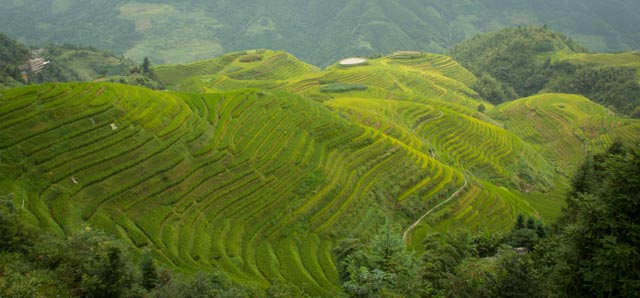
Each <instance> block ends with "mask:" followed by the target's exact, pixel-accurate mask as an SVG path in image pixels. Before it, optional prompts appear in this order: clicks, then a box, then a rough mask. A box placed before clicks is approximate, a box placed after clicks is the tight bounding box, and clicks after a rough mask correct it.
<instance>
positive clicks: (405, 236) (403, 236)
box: [402, 178, 467, 242]
mask: <svg viewBox="0 0 640 298" xmlns="http://www.w3.org/2000/svg"><path fill="white" fill-rule="evenodd" d="M465 187H467V179H466V178H465V179H464V184H463V185H462V186H461V187H460V188H458V190H456V192H454V193H453V194H452V195H451V196H449V197H448V198H447V199H446V200H444V201H442V202H441V203H440V204H438V205H436V206H435V207H433V208H431V209H429V211H427V212H426V213H425V214H424V215H422V216H421V217H420V218H419V219H418V220H417V221H416V222H415V223H413V224H412V225H411V226H410V227H409V228H408V229H407V230H406V231H404V235H402V241H404V242H407V235H409V233H410V232H411V230H413V229H415V228H416V227H417V226H418V225H419V224H420V223H421V222H422V220H424V219H425V218H426V217H427V216H429V214H431V212H433V211H435V210H436V209H438V208H440V206H442V205H444V204H446V203H449V201H451V200H453V198H455V197H456V196H458V195H459V194H460V192H461V191H462V190H463V189H465Z"/></svg>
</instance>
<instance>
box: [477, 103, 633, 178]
mask: <svg viewBox="0 0 640 298" xmlns="http://www.w3.org/2000/svg"><path fill="white" fill-rule="evenodd" d="M489 114H490V115H491V116H493V117H494V118H496V119H498V120H501V121H503V122H504V123H505V125H506V127H507V128H508V130H509V131H512V132H513V133H515V134H516V135H518V136H519V137H521V138H522V139H523V140H524V141H526V142H527V143H529V144H531V145H533V146H535V147H536V148H537V149H538V150H539V151H541V152H545V155H547V156H549V157H550V159H551V160H552V162H553V163H554V164H556V165H557V167H558V171H561V172H563V173H565V174H567V175H570V174H573V172H574V171H575V168H576V166H577V165H578V164H579V162H580V161H581V160H582V159H583V158H584V157H585V155H586V154H588V153H595V152H602V151H603V150H604V149H605V148H607V147H608V146H609V145H610V144H611V143H612V141H613V140H616V139H620V140H623V141H627V142H635V141H637V140H638V136H640V123H639V122H638V121H637V120H632V119H627V118H621V117H617V116H616V115H615V114H613V113H612V112H611V111H609V110H607V109H606V108H604V107H602V106H600V105H598V104H596V103H594V102H592V101H590V100H588V99H587V98H585V97H583V96H579V95H568V94H553V93H551V94H542V95H536V96H532V97H528V98H523V99H519V100H516V101H513V102H509V103H505V104H502V105H500V106H498V107H496V109H494V110H492V111H491V112H490V113H489Z"/></svg>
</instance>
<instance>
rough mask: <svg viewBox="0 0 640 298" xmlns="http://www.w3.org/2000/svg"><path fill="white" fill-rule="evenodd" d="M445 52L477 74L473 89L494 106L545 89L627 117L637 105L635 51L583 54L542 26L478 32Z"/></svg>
mask: <svg viewBox="0 0 640 298" xmlns="http://www.w3.org/2000/svg"><path fill="white" fill-rule="evenodd" d="M450 54H451V55H452V56H453V57H454V58H455V59H456V60H457V61H459V62H460V63H462V65H464V66H465V67H467V68H469V69H470V70H471V71H473V72H474V73H475V74H476V76H478V78H479V79H478V81H477V82H476V84H475V85H474V89H475V90H476V91H478V93H479V94H480V95H481V96H482V98H484V99H486V100H489V101H491V102H493V103H495V104H499V103H501V102H505V101H510V100H514V99H516V98H521V97H527V96H531V95H534V94H537V93H540V92H541V91H542V92H545V91H546V92H561V93H572V94H581V95H584V96H586V97H588V98H590V99H592V100H594V101H595V102H598V103H600V104H602V105H604V106H607V107H611V108H612V109H616V110H617V111H619V112H622V113H625V114H628V115H631V114H633V113H635V111H636V110H637V109H638V108H639V107H640V95H639V94H640V81H639V80H638V76H639V74H640V68H639V65H640V62H639V61H640V59H638V58H637V55H636V54H633V53H623V54H617V55H614V54H587V53H586V49H585V48H583V47H582V46H580V45H578V44H577V43H575V42H574V41H573V40H571V39H569V38H568V37H566V36H563V35H560V34H558V33H555V32H553V31H551V30H549V29H547V28H543V27H524V28H511V29H504V30H501V31H498V32H493V33H487V34H484V35H479V36H476V37H474V38H472V39H469V40H467V41H464V42H462V43H460V44H458V45H456V46H455V47H453V48H452V49H451V50H450Z"/></svg>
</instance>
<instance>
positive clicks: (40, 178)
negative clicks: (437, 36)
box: [0, 83, 465, 295]
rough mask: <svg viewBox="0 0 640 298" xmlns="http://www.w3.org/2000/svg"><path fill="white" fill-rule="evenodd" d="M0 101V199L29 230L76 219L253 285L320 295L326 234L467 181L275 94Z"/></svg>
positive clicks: (109, 90)
mask: <svg viewBox="0 0 640 298" xmlns="http://www.w3.org/2000/svg"><path fill="white" fill-rule="evenodd" d="M1 98H2V101H1V102H0V103H1V105H0V118H1V120H2V121H1V123H2V125H1V126H0V136H1V137H0V140H1V141H0V142H1V143H0V156H1V157H2V163H1V164H0V171H2V175H1V177H2V180H1V186H2V187H1V188H0V189H2V192H3V193H2V194H0V195H3V196H11V197H13V198H14V200H15V201H16V203H17V204H18V205H20V204H22V201H23V200H24V206H25V209H24V210H25V214H26V216H27V217H28V218H29V219H30V221H32V222H33V223H34V224H37V225H40V226H42V227H44V228H46V229H49V230H52V231H57V232H58V233H61V234H62V233H64V232H65V231H68V230H73V229H78V228H79V227H81V226H82V224H83V223H84V222H88V223H89V224H91V225H93V226H97V227H100V228H102V229H105V230H107V231H108V232H111V233H113V234H116V235H119V236H120V237H122V238H123V239H126V240H127V241H128V242H130V243H131V244H133V245H135V246H136V247H139V248H142V247H149V248H151V249H152V250H153V251H154V254H155V256H156V257H157V258H158V259H159V260H161V261H163V262H165V263H167V264H170V265H172V266H175V267H179V268H182V269H185V270H202V269H206V268H209V267H212V266H215V267H219V268H223V269H224V270H226V271H227V272H229V273H230V274H232V275H233V276H234V277H235V278H237V279H239V280H245V281H252V282H254V283H257V284H259V285H261V286H264V287H266V286H268V284H269V283H270V282H272V281H277V280H284V281H289V282H292V283H294V284H296V285H301V286H302V287H303V288H304V289H305V290H306V291H307V292H309V293H313V294H316V295H329V293H331V292H332V291H334V290H337V289H338V288H337V277H336V274H337V273H336V269H335V268H336V267H335V264H334V261H333V259H332V256H331V248H332V246H333V244H334V243H335V241H336V239H340V238H343V237H345V236H347V235H354V236H357V235H361V234H363V233H366V232H367V231H368V230H369V229H371V228H372V227H374V226H375V223H376V222H378V221H381V220H383V218H384V217H385V216H391V217H393V218H396V219H398V221H399V222H409V221H411V220H412V219H413V218H415V215H414V214H413V213H419V212H420V210H425V209H426V208H427V207H428V206H429V205H432V204H435V202H437V201H438V200H441V199H442V198H444V197H446V196H447V195H449V194H450V193H451V192H452V191H453V190H455V189H457V188H460V187H461V186H462V185H463V184H465V182H464V181H465V178H464V176H463V174H462V173H461V172H460V171H457V170H455V169H454V168H452V167H449V166H446V165H444V164H442V163H441V162H439V161H438V160H436V159H434V158H432V157H430V156H428V155H426V154H422V153H420V152H417V151H415V150H413V149H412V148H409V147H407V146H405V145H403V144H402V143H399V142H397V141H396V140H395V139H392V138H390V137H388V136H386V135H384V134H382V133H380V132H378V131H376V130H373V129H367V128H363V127H361V126H358V125H355V124H351V123H349V122H347V121H345V120H343V119H341V118H340V117H339V116H338V115H336V114H334V113H331V112H330V111H329V110H327V109H326V108H324V107H323V106H322V105H321V104H320V103H317V102H314V101H308V100H305V99H303V98H300V97H297V96H295V95H290V94H286V93H280V92H267V91H255V90H244V91H242V90H241V91H234V92H229V93H219V94H206V95H196V94H182V93H166V92H153V91H150V90H147V89H142V88H137V87H129V86H123V85H110V84H96V83H94V84H59V85H41V86H33V87H27V88H20V89H12V90H10V91H6V92H3V93H2V97H1ZM400 197H402V198H403V199H402V200H397V199H396V198H400ZM416 205H420V207H418V208H416ZM408 206H411V208H409V207H408ZM404 209H407V210H410V211H404ZM385 210H386V211H385ZM385 213H386V214H385Z"/></svg>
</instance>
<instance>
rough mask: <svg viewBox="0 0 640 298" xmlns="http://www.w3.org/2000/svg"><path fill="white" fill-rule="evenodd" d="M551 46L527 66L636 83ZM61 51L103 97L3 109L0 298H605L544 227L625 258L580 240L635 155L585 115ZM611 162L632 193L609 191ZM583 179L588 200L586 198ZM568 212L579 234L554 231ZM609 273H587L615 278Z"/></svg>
mask: <svg viewBox="0 0 640 298" xmlns="http://www.w3.org/2000/svg"><path fill="white" fill-rule="evenodd" d="M60 5H61V6H60V7H62V8H64V5H62V4H60ZM134 7H136V8H135V9H133V8H130V7H126V10H127V11H128V13H130V14H139V15H145V14H149V15H153V16H156V15H157V14H165V13H167V14H170V13H172V12H173V10H172V9H171V8H170V7H169V6H163V5H156V4H148V5H147V4H139V5H138V6H134ZM62 8H61V9H62ZM129 10H130V11H129ZM269 26H271V23H270V21H269V20H265V21H264V22H260V28H253V29H252V30H256V31H260V30H267V29H266V28H268V27H269ZM516 30H520V31H519V32H529V33H531V34H534V35H533V37H535V38H538V37H540V38H541V39H542V40H544V38H546V37H548V36H549V35H548V32H547V31H546V30H545V29H530V28H527V29H516ZM552 37H553V38H551V39H550V40H552V41H558V40H561V41H562V42H560V43H557V44H556V43H553V47H554V50H549V52H548V53H547V54H548V55H547V56H545V57H542V56H539V55H538V56H536V57H534V59H537V60H536V61H542V62H541V63H543V64H549V65H551V63H554V64H553V67H555V68H556V69H561V67H564V68H562V69H564V71H566V73H567V74H568V75H567V78H566V79H567V80H572V81H571V82H574V81H573V80H574V79H575V78H577V77H580V78H586V79H585V80H588V82H591V83H593V86H594V87H596V89H593V90H589V91H590V92H593V94H604V93H606V92H605V91H603V90H605V89H606V90H620V91H621V92H626V91H627V87H624V86H626V85H625V84H626V82H627V81H628V77H629V76H633V73H625V76H624V78H625V79H624V80H622V81H620V80H618V78H620V77H615V78H613V77H611V76H613V74H612V73H611V72H609V69H607V68H606V66H603V65H600V66H597V67H596V66H594V65H591V66H586V67H588V68H584V69H583V68H582V67H583V66H582V65H583V64H581V63H577V62H576V63H575V64H574V63H573V62H571V63H570V62H566V61H564V60H562V59H559V57H561V55H559V54H558V53H559V51H561V50H559V49H565V50H566V49H567V47H569V45H571V43H570V41H569V40H567V39H562V37H560V36H559V35H552ZM540 38H538V39H540ZM523 40H526V39H523ZM556 46H557V47H556ZM52 49H53V48H52ZM59 49H61V50H60V52H55V50H53V51H52V50H51V49H50V50H49V51H47V52H46V54H47V55H51V56H50V57H67V58H68V62H69V65H74V66H73V67H72V68H69V71H64V72H61V73H63V74H71V73H72V72H71V70H73V71H75V72H74V73H75V74H76V75H78V76H81V75H86V77H92V76H95V75H98V76H103V78H102V79H100V81H99V82H91V83H55V84H39V85H30V86H24V87H21V88H14V89H7V90H3V91H0V202H2V204H0V224H2V225H0V229H2V237H0V251H1V252H0V273H2V274H0V291H1V292H0V295H2V296H4V295H9V296H12V295H13V296H16V295H17V296H19V295H22V296H38V295H40V296H55V295H60V296H99V295H107V296H114V297H141V296H145V295H146V296H148V297H198V296H203V295H204V296H232V297H233V296H256V297H262V296H269V297H271V296H273V297H294V296H295V297H304V296H312V297H314V296H319V297H335V296H342V295H345V294H346V295H350V296H385V297H386V296H405V297H412V296H447V295H456V296H474V297H505V296H509V297H511V296H514V295H516V294H523V295H527V296H533V297H536V296H548V295H551V293H564V292H563V291H566V290H568V289H572V290H571V291H573V293H580V294H581V295H583V296H589V295H588V294H589V293H591V292H589V291H592V290H594V289H596V288H598V287H600V285H601V284H598V283H597V282H596V281H595V280H594V279H593V278H592V277H591V275H589V274H591V273H589V274H587V273H585V272H587V271H585V270H587V269H584V268H582V267H580V268H578V267H571V266H567V265H566V264H564V263H562V262H563V261H564V260H574V261H575V258H576V256H568V257H567V256H565V255H563V254H566V253H568V252H570V251H571V250H570V249H567V247H571V246H572V245H574V243H579V244H578V245H583V247H584V249H585V251H584V255H590V256H591V255H594V256H595V255H597V254H598V253H600V252H601V250H602V248H601V247H600V246H597V245H595V246H589V245H588V244H589V243H585V241H584V239H582V238H579V237H577V238H576V237H574V236H572V235H570V234H567V235H565V234H564V233H571V232H570V231H568V230H567V231H563V230H562V228H564V227H554V226H553V225H551V227H549V224H551V223H552V222H553V221H554V220H555V219H557V218H560V220H561V223H562V222H564V223H570V225H572V226H574V227H576V228H577V229H579V230H580V231H581V233H582V232H584V231H586V232H585V233H587V234H588V233H593V234H594V235H595V234H597V235H598V237H601V236H602V237H604V238H606V241H605V240H603V241H605V242H606V243H605V242H602V243H603V245H605V244H606V247H611V246H612V245H614V244H616V245H617V244H619V243H624V244H623V245H621V246H619V247H618V246H616V253H617V254H619V256H627V255H628V254H634V253H635V252H634V251H633V250H632V249H628V247H629V246H632V245H634V244H633V241H635V240H634V239H635V238H633V237H631V238H629V239H626V238H623V235H621V232H620V230H614V231H610V230H606V229H604V230H594V231H593V232H591V230H588V228H590V227H588V225H589V224H587V223H585V222H581V220H583V219H584V218H586V217H587V216H588V215H590V214H595V213H594V212H595V211H598V210H600V209H598V208H595V209H589V208H592V205H590V204H591V203H592V202H596V203H597V204H601V203H603V204H604V203H607V202H608V201H609V200H608V199H606V198H607V196H608V195H609V194H615V195H616V196H617V197H621V198H623V199H622V201H624V200H626V198H627V197H628V196H627V195H626V193H627V192H629V193H633V191H636V193H637V190H636V189H635V188H633V187H631V188H629V189H627V188H626V187H627V186H626V185H637V183H636V182H637V181H635V180H634V179H635V178H633V177H634V175H635V172H633V170H632V167H633V165H635V164H636V163H637V162H636V161H635V160H634V158H635V157H634V156H635V155H634V154H635V153H634V152H635V151H634V150H635V149H631V148H632V147H627V146H629V145H622V144H634V143H635V142H637V140H638V136H640V122H639V121H638V120H636V119H631V118H626V117H621V116H618V115H616V114H615V113H613V112H612V111H611V110H610V109H607V108H605V107H603V106H601V105H599V104H597V103H594V102H592V101H590V100H589V99H587V98H585V97H583V96H579V95H569V94H562V93H547V94H536V95H533V96H530V97H526V98H521V99H517V100H513V101H509V102H506V103H502V104H500V105H497V106H494V105H493V104H491V103H490V102H487V101H483V100H482V96H483V92H484V91H483V90H482V89H479V88H478V86H484V87H486V88H489V89H491V88H493V87H495V86H498V87H499V88H498V89H492V90H494V91H495V90H502V91H504V92H505V93H504V94H507V93H509V92H516V90H520V89H519V87H518V88H511V87H510V89H509V88H507V87H505V86H508V85H507V83H506V82H501V81H499V80H498V79H496V78H495V77H493V76H492V75H491V74H489V73H487V72H485V73H483V74H481V75H480V76H479V77H476V76H475V75H474V74H473V73H472V72H470V71H469V70H467V69H466V68H464V67H463V66H461V65H460V64H458V63H457V62H456V61H455V60H453V59H452V58H451V57H449V56H446V55H439V54H429V53H420V52H397V53H394V54H391V55H389V56H383V55H380V56H376V57H371V58H370V59H369V60H368V62H367V64H366V65H361V66H358V67H340V65H339V64H334V65H332V66H330V67H328V68H326V69H324V70H320V69H318V68H317V67H314V66H311V65H309V64H306V63H304V62H302V61H300V60H298V59H297V58H295V57H294V56H293V55H291V54H289V53H286V52H282V51H271V50H262V49H260V50H249V51H242V52H232V53H227V54H225V55H223V56H221V57H218V58H215V59H211V60H205V61H201V62H196V63H191V64H186V65H179V64H175V65H160V66H155V67H154V66H153V65H152V59H150V58H146V57H145V58H143V59H141V63H140V64H137V63H131V62H130V61H128V60H123V59H121V58H117V57H114V56H112V55H108V54H102V56H101V53H100V52H97V51H94V50H92V49H89V48H82V47H70V46H66V47H61V48H59ZM554 55H555V56H554ZM571 55H574V54H571ZM575 55H578V54H575ZM552 56H553V57H552ZM569 56H570V55H565V56H562V57H569ZM576 57H577V56H576ZM111 58H114V59H115V60H113V59H111ZM547 58H548V59H547ZM56 59H62V58H56ZM527 59H529V58H527ZM552 59H559V60H552ZM625 59H626V58H625ZM565 60H566V59H565ZM601 60H602V61H603V62H601V64H602V63H605V62H604V61H605V60H607V59H604V58H602V59H601ZM57 61H60V60H57ZM108 61H112V62H114V63H116V62H119V63H124V64H123V65H127V67H122V69H117V68H113V71H114V73H113V74H116V75H115V76H107V74H104V75H100V74H99V73H100V72H105V69H106V71H108V70H109V69H111V68H109V67H110V65H111V66H114V65H119V64H109V63H107V62H108ZM545 61H548V62H545ZM551 61H554V62H551ZM92 62H95V63H92ZM102 62H105V63H102ZM536 63H537V62H536ZM536 65H537V64H535V63H534V64H533V66H532V67H537V66H536ZM64 67H71V66H65V65H62V66H60V68H51V70H55V69H64ZM550 67H551V66H550ZM505 71H506V70H505ZM122 72H124V73H122ZM571 72H573V73H575V74H578V73H588V75H580V76H578V75H575V76H574V75H573V74H571ZM524 73H525V72H524V71H523V72H522V73H520V72H518V73H515V75H524ZM558 73H559V72H558ZM117 74H120V75H117ZM607 76H609V77H607ZM107 80H108V81H115V82H123V83H138V84H141V85H146V86H147V87H152V88H156V89H160V88H163V89H164V88H167V89H169V90H164V91H154V90H151V89H148V88H142V87H136V86H130V85H122V84H114V83H107V82H104V81H107ZM554 82H556V81H555V79H554ZM591 83H590V84H591ZM571 84H573V83H571ZM619 85H621V86H622V87H621V86H619ZM551 86H552V85H551V84H547V85H546V86H545V88H548V89H550V88H551ZM580 86H581V85H579V84H577V83H576V84H573V85H572V87H573V88H577V89H579V90H582V89H580ZM611 86H614V87H615V88H613V87H611ZM472 87H475V88H476V89H478V92H477V91H475V90H474V89H472ZM500 88H502V89H500ZM616 88H618V89H616ZM505 90H507V91H509V90H510V91H509V92H507V91H505ZM616 96H618V95H616ZM616 140H619V141H620V142H616ZM636 151H637V150H636ZM602 154H606V155H602ZM594 155H595V157H593V158H591V159H590V157H591V156H594ZM609 155H616V156H618V157H616V158H618V159H620V160H618V161H617V162H618V163H615V164H614V163H613V161H606V162H604V161H603V160H608V157H607V156H609ZM585 159H586V160H589V161H590V163H588V166H582V167H579V166H578V165H579V164H580V163H581V162H582V161H583V160H585ZM616 160H617V159H616ZM622 160H623V161H622ZM601 162H604V164H603V163H601ZM623 162H626V163H628V164H630V165H631V166H630V167H629V168H624V173H626V175H627V176H628V177H631V178H630V180H625V181H626V182H625V183H624V184H615V183H613V182H612V181H614V180H615V181H617V180H616V179H618V178H614V177H618V176H615V174H614V172H615V171H614V170H613V169H614V168H618V165H619V163H623ZM605 164H606V165H605ZM621 169H622V168H621ZM576 171H578V173H579V174H578V176H577V177H578V178H575V179H574V180H573V183H572V180H571V179H570V177H572V176H573V174H574V173H575V172H576ZM604 173H608V174H604ZM590 175H600V176H597V177H596V178H585V177H590ZM607 175H609V176H607ZM611 175H614V176H611ZM591 179H595V180H598V181H604V182H602V183H604V184H602V185H600V184H598V183H595V184H594V185H596V186H594V187H596V188H593V189H591V188H585V187H584V185H591V184H592V182H591V181H592V180H591ZM595 180H593V181H595ZM580 181H582V182H580ZM585 181H586V182H585ZM601 188H602V189H607V190H608V191H607V192H602V193H600V192H596V191H595V190H596V189H601ZM586 192H589V194H588V195H579V194H578V193H586ZM623 193H625V194H623ZM567 195H569V197H570V198H572V199H570V201H569V204H568V205H567V206H566V208H567V209H566V210H570V209H576V208H578V209H579V208H586V209H585V211H584V212H583V211H575V212H574V211H571V212H574V213H571V214H580V216H573V215H571V216H569V215H567V214H569V213H567V212H569V211H564V212H561V210H562V208H563V207H565V200H564V198H565V197H566V196H567ZM583 198H586V199H585V200H584V201H585V202H586V203H584V204H583V203H582V202H583ZM594 198H599V199H594ZM631 198H632V199H629V200H630V202H632V201H633V197H632V196H631ZM592 199H593V200H592ZM630 204H631V203H630ZM583 205H584V206H583ZM576 206H578V207H576ZM626 207H627V208H628V209H630V210H633V206H631V205H629V206H626ZM616 208H617V207H616ZM594 210H595V211H594ZM603 210H607V209H606V208H605V209H603ZM612 210H613V209H612ZM616 210H617V209H616ZM605 213H606V212H605ZM605 213H603V215H602V216H605V215H607V214H608V213H606V214H605ZM629 218H633V217H631V215H629ZM627 221H629V219H626V218H623V223H621V224H620V225H624V222H627ZM596 227H597V226H596ZM596 227H594V229H595V228H596ZM98 231H102V232H98ZM611 235H613V236H611ZM611 237H616V238H615V239H616V240H615V241H613V240H611V239H613V238H611ZM618 239H621V240H620V241H622V242H618ZM623 240H624V241H627V242H624V241H623ZM575 241H577V242H575ZM580 241H582V242H580ZM628 243H631V244H628ZM72 246H73V247H75V246H77V247H79V248H80V249H79V250H78V251H77V252H76V253H75V254H73V255H72V254H71V252H72V251H73V250H72V249H70V248H69V247H72ZM513 247H516V248H518V249H517V252H515V251H514V250H513ZM556 247H557V248H558V249H560V250H556ZM572 258H574V259H572ZM578 258H579V257H578ZM616 262H617V263H611V264H606V263H605V262H602V261H599V263H598V264H596V265H597V266H600V265H602V266H604V267H606V266H609V265H611V266H618V265H619V266H630V265H628V263H626V262H625V261H624V260H623V258H622V257H620V258H617V261H616ZM575 264H580V265H576V266H583V265H584V264H586V263H584V262H582V259H581V260H579V261H575ZM603 264H604V265H603ZM620 264H622V265H620ZM633 264H635V263H633ZM584 266H587V265H584ZM597 266H596V267H597ZM611 266H610V267H611ZM587 267H588V266H587ZM604 267H602V268H604ZM70 268H77V270H76V271H73V272H70V271H69V270H71V269H70ZM602 268H600V267H598V268H597V270H599V271H597V272H598V273H597V274H601V273H602V272H604V270H605V269H602ZM607 268H609V267H607ZM629 268H631V267H629ZM634 268H635V267H634ZM171 272H173V273H171ZM201 272H209V273H207V274H205V273H201ZM594 272H595V271H594ZM5 273H6V274H5ZM575 274H577V275H575ZM594 274H595V273H594ZM555 276H557V277H560V278H557V279H554V278H555ZM576 276H578V277H576ZM593 276H595V275H593ZM620 278H622V279H620ZM625 278H626V277H619V276H614V277H611V278H610V279H606V280H603V283H604V282H605V281H606V282H608V284H607V285H605V286H602V287H601V288H612V287H617V286H618V285H617V284H616V282H615V280H616V279H618V280H626V279H625ZM55 280H60V282H58V283H54V282H53V281H55ZM577 280H581V282H579V283H578V282H577ZM565 282H567V283H568V282H573V283H574V284H573V285H571V286H570V287H567V283H565ZM110 285H112V287H110ZM612 285H613V286H612ZM620 287H622V288H625V287H626V288H627V289H630V290H625V291H627V292H624V293H625V294H627V295H628V294H629V293H632V292H633V291H635V290H634V288H633V285H632V284H623V283H621V284H620ZM96 293H100V294H96ZM602 295H603V296H607V294H602Z"/></svg>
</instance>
